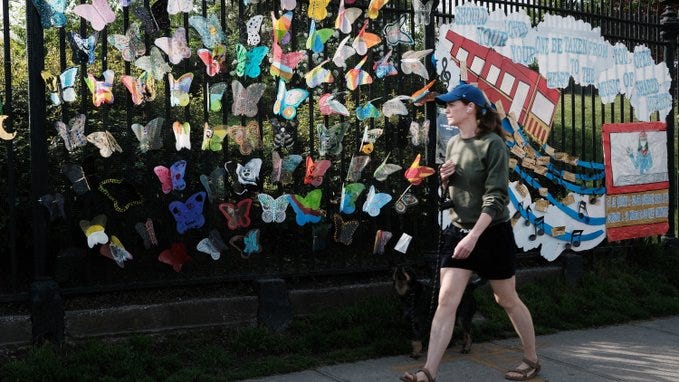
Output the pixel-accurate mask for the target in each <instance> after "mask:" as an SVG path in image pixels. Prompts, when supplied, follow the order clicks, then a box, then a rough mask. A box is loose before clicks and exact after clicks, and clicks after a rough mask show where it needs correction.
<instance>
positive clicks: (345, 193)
mask: <svg viewBox="0 0 679 382" xmlns="http://www.w3.org/2000/svg"><path fill="white" fill-rule="evenodd" d="M363 190H365V185H364V184H363V183H349V184H347V185H344V184H342V196H341V198H340V203H339V212H341V213H343V214H347V215H349V214H353V213H354V211H356V201H357V200H358V197H359V196H360V195H361V193H362V192H363Z"/></svg>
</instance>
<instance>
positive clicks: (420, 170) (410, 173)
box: [404, 154, 436, 186]
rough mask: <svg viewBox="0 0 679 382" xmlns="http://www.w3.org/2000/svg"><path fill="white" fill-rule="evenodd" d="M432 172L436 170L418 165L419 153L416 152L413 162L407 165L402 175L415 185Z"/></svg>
mask: <svg viewBox="0 0 679 382" xmlns="http://www.w3.org/2000/svg"><path fill="white" fill-rule="evenodd" d="M434 172H436V171H434V169H433V168H431V167H427V166H420V154H417V157H415V160H414V161H413V164H411V165H410V167H408V169H407V170H406V172H405V174H404V175H405V177H406V179H408V182H410V183H411V184H412V185H413V186H417V185H418V184H420V183H422V181H423V180H424V178H426V177H428V176H430V175H433V174H434Z"/></svg>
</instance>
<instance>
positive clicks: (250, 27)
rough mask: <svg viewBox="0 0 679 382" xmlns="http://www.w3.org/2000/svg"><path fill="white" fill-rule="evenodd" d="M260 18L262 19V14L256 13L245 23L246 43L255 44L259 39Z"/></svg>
mask: <svg viewBox="0 0 679 382" xmlns="http://www.w3.org/2000/svg"><path fill="white" fill-rule="evenodd" d="M262 20H264V16H262V15H257V16H252V17H250V19H249V20H248V22H247V23H245V26H246V27H247V28H246V29H247V32H248V40H247V41H248V45H250V46H255V45H257V44H259V42H260V41H261V38H260V37H259V29H260V28H261V27H262Z"/></svg>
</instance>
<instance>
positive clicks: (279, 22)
mask: <svg viewBox="0 0 679 382" xmlns="http://www.w3.org/2000/svg"><path fill="white" fill-rule="evenodd" d="M292 15H293V14H292V12H285V13H283V14H282V15H281V17H280V18H278V19H277V18H276V15H274V13H273V12H271V22H272V26H273V40H274V42H276V43H281V44H283V45H285V44H287V43H288V42H290V25H291V24H292Z"/></svg>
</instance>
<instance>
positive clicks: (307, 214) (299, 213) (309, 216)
mask: <svg viewBox="0 0 679 382" xmlns="http://www.w3.org/2000/svg"><path fill="white" fill-rule="evenodd" d="M322 196H323V191H322V190H321V189H318V188H317V189H314V190H311V191H309V192H308V193H307V194H306V196H305V197H302V196H300V195H297V194H291V195H288V198H289V200H290V206H291V207H292V209H293V211H295V214H296V217H295V221H296V222H297V225H299V226H303V225H305V224H306V223H318V222H320V221H321V216H323V211H321V210H320V207H321V198H322Z"/></svg>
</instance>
